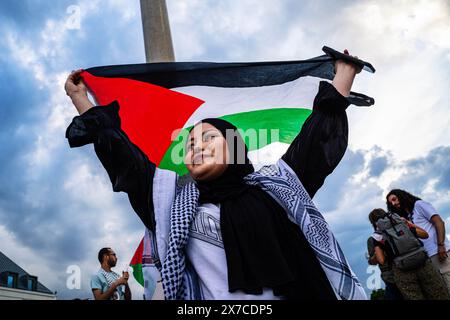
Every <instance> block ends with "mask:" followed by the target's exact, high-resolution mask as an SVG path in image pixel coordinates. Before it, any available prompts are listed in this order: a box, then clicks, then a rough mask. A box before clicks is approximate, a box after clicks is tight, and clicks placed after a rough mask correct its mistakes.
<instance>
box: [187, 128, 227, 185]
mask: <svg viewBox="0 0 450 320" xmlns="http://www.w3.org/2000/svg"><path fill="white" fill-rule="evenodd" d="M184 163H185V164H186V167H187V169H188V170H189V173H190V175H191V176H192V178H193V179H194V180H198V181H208V180H214V179H216V178H218V177H220V176H221V175H222V173H224V171H225V170H226V169H227V167H228V147H227V143H226V140H225V138H224V137H223V135H222V133H221V132H220V131H219V130H217V129H216V128H215V127H214V126H213V125H211V124H209V123H200V124H198V125H196V126H195V127H194V129H192V131H191V132H190V133H189V136H188V140H187V145H186V156H185V158H184Z"/></svg>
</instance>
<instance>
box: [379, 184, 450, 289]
mask: <svg viewBox="0 0 450 320" xmlns="http://www.w3.org/2000/svg"><path fill="white" fill-rule="evenodd" d="M386 203H387V207H388V210H390V211H394V212H397V213H398V214H400V215H402V216H404V217H405V218H408V219H410V220H411V221H413V222H414V223H415V224H416V225H418V226H419V227H421V228H422V229H424V230H425V231H426V232H427V233H428V234H429V237H428V239H424V240H422V242H423V244H424V247H425V250H426V251H427V253H428V256H429V257H430V258H431V261H432V262H433V264H434V266H435V267H436V268H437V269H439V271H440V272H441V274H442V276H443V278H444V280H445V282H446V284H447V288H448V290H449V292H450V258H449V251H450V241H449V240H448V239H447V237H446V234H445V223H444V221H443V220H442V218H441V216H440V215H439V214H438V212H437V210H436V209H435V208H434V207H433V206H432V205H431V204H430V203H429V202H426V201H423V200H422V199H420V198H419V197H416V196H414V195H412V194H410V193H409V192H407V191H404V190H400V189H394V190H391V191H390V192H389V193H388V194H387V196H386Z"/></svg>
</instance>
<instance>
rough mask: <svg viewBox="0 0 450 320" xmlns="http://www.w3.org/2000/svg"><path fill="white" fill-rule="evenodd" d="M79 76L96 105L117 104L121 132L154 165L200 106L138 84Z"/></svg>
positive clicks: (189, 98) (178, 95)
mask: <svg viewBox="0 0 450 320" xmlns="http://www.w3.org/2000/svg"><path fill="white" fill-rule="evenodd" d="M81 76H82V77H83V80H84V82H85V83H86V85H87V86H88V88H89V90H90V92H91V93H92V95H93V96H94V98H95V100H96V102H97V103H98V104H100V105H105V104H108V103H110V102H112V101H114V100H117V101H118V102H119V105H120V111H119V115H120V118H121V120H122V129H123V130H124V131H125V132H126V134H127V135H128V137H129V138H130V140H131V141H132V142H133V143H134V144H136V145H137V146H138V147H139V148H140V149H141V150H142V151H143V152H144V153H145V154H146V155H147V156H148V157H149V159H150V160H151V161H152V162H153V163H155V164H156V165H159V163H160V161H161V160H162V158H163V156H164V154H165V152H166V151H167V149H168V148H169V146H170V144H171V143H172V140H171V138H172V134H173V132H174V131H175V130H176V129H180V128H182V127H183V126H184V124H185V123H186V121H187V120H188V119H189V117H190V116H191V115H192V114H193V113H194V111H195V110H197V108H198V107H199V106H200V105H202V104H203V103H204V101H202V100H200V99H198V98H195V97H192V96H189V95H186V94H182V93H179V92H175V91H172V90H169V89H166V88H163V87H160V86H156V85H152V84H149V83H146V82H142V81H137V80H131V79H125V78H104V77H96V76H94V75H92V74H90V73H89V72H86V71H85V72H83V73H82V74H81ZM174 138H175V137H174Z"/></svg>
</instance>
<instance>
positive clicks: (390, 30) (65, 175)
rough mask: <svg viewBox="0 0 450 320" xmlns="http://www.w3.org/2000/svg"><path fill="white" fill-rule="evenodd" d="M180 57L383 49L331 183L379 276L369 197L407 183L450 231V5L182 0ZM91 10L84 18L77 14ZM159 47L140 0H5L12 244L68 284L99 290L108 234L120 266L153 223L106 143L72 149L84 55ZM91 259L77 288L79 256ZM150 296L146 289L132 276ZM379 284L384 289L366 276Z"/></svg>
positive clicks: (367, 77)
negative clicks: (119, 177)
mask: <svg viewBox="0 0 450 320" xmlns="http://www.w3.org/2000/svg"><path fill="white" fill-rule="evenodd" d="M167 5H168V10H169V16H170V22H171V28H172V37H173V40H174V46H175V54H176V59H177V60H178V61H264V60H299V59H306V58H311V57H314V56H318V55H321V54H322V52H321V48H322V46H323V45H328V46H330V47H333V48H336V49H340V50H343V49H345V48H348V49H349V50H350V52H351V53H352V54H355V55H358V56H359V57H361V58H363V59H366V60H368V61H370V62H371V63H372V64H373V65H374V66H375V67H376V69H377V72H376V73H375V74H368V73H365V72H364V73H361V74H360V75H359V76H358V78H357V79H356V81H355V84H354V87H353V89H354V90H355V91H358V92H362V93H365V94H367V95H370V96H372V97H374V98H375V100H376V105H375V106H374V107H372V108H356V107H350V108H349V109H348V117H349V122H350V136H349V140H350V141H349V143H350V145H349V149H348V150H347V153H346V155H345V157H344V159H343V160H342V162H341V164H340V165H339V167H338V168H337V169H336V171H335V172H334V173H333V175H331V176H330V177H329V178H328V179H327V181H326V184H325V186H324V187H323V188H322V189H321V190H320V191H319V193H318V194H317V196H316V199H315V200H316V202H317V204H318V206H319V208H320V209H321V210H322V212H323V213H324V214H325V215H326V217H327V220H328V221H329V223H330V225H331V227H332V229H333V230H334V232H335V233H336V236H337V238H338V240H339V241H340V243H341V245H342V247H343V248H344V251H345V253H346V255H347V258H348V259H349V261H350V263H351V265H352V266H353V268H354V270H355V272H356V273H357V275H358V276H359V278H360V280H361V281H362V283H363V284H364V285H365V286H366V279H367V277H368V275H369V274H368V273H367V271H366V269H367V263H366V261H365V258H364V253H365V251H366V240H367V237H368V236H369V235H370V233H371V228H370V225H369V223H368V221H367V215H368V213H369V211H370V210H371V209H373V208H375V207H384V195H385V194H386V192H387V191H388V190H389V189H390V188H393V187H396V188H404V189H407V190H409V191H411V192H412V193H415V194H417V195H419V196H421V197H422V198H424V199H425V200H428V201H430V202H432V203H433V204H434V206H435V207H436V208H437V209H438V211H439V212H440V214H441V215H442V216H443V217H444V218H445V219H446V222H447V233H448V234H450V232H449V231H448V230H450V162H449V161H448V159H449V157H450V142H449V137H450V110H449V107H450V104H449V102H448V98H447V96H446V94H447V93H448V89H449V88H450V77H449V74H450V37H449V36H448V35H449V34H450V5H449V3H448V1H446V0H435V1H420V0H417V1H413V0H408V1H406V0H404V1H371V0H363V1H317V0H315V1H298V0H292V1H289V0H239V1H232V0H228V1H221V0H217V1H207V0H202V1H201V0H189V1H187V0H186V1H184V0H183V1H180V0H168V1H167ZM78 17H79V19H77V18H78ZM144 61H145V55H144V45H143V36H142V29H141V20H140V8H139V1H137V0H134V1H129V0H89V1H88V0H80V1H74V0H60V1H49V0H46V1H43V0H21V1H12V0H3V1H0V75H1V76H0V94H1V97H2V104H1V107H0V163H1V166H0V251H2V252H3V253H5V254H6V255H7V256H9V257H10V258H11V259H13V260H14V261H15V262H17V263H19V264H20V265H21V266H22V267H23V268H25V269H26V270H27V271H28V272H30V273H32V274H34V275H37V276H39V280H40V281H41V282H43V283H44V284H45V285H46V286H47V287H49V288H50V289H51V290H53V291H58V298H62V299H70V298H75V297H78V298H88V297H91V293H90V288H89V277H90V275H91V273H93V272H95V271H96V269H97V268H98V263H97V262H96V254H97V251H98V249H99V248H100V247H102V246H111V247H113V248H114V249H115V250H116V251H117V253H118V256H119V264H118V268H117V271H120V269H122V268H123V265H124V264H126V263H127V262H128V261H129V260H130V259H131V257H132V254H133V252H134V250H135V247H136V246H137V245H138V243H139V241H140V238H141V237H142V235H143V232H144V229H143V226H142V224H141V222H140V220H139V219H138V218H137V217H136V215H135V214H134V213H133V211H132V210H131V208H130V206H129V204H128V202H127V197H126V195H125V194H115V193H113V192H112V190H111V186H110V182H109V180H108V177H107V175H106V173H105V172H104V170H103V169H102V167H101V165H100V164H99V162H98V161H97V160H96V158H95V155H94V152H93V150H92V147H91V146H87V147H83V148H80V149H74V150H70V149H69V147H68V145H67V142H66V140H65V138H64V133H65V129H66V127H67V125H68V124H69V123H70V121H71V119H72V118H73V117H74V116H75V115H76V111H75V109H74V108H73V106H72V105H71V103H70V101H69V99H68V98H67V97H66V95H65V93H64V90H63V84H64V81H65V78H66V76H67V74H68V73H69V72H70V71H71V70H73V69H76V68H87V67H92V66H99V65H110V64H125V63H141V62H144ZM70 266H78V267H79V268H80V270H81V288H80V289H72V290H71V289H69V288H67V286H66V281H67V278H68V276H69V274H68V273H67V269H68V268H69V267H70ZM132 288H133V290H134V294H135V297H136V298H139V297H140V296H141V295H142V290H141V289H140V288H139V286H138V285H137V284H136V283H135V282H134V280H133V281H132ZM366 289H367V291H368V292H370V290H369V289H368V288H366Z"/></svg>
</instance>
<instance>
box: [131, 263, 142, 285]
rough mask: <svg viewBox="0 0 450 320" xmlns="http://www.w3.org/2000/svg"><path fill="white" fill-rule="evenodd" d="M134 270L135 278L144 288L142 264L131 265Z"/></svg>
mask: <svg viewBox="0 0 450 320" xmlns="http://www.w3.org/2000/svg"><path fill="white" fill-rule="evenodd" d="M131 267H132V268H133V276H134V278H135V279H136V281H137V282H138V283H140V285H141V286H144V274H143V273H142V264H140V263H136V264H133V265H131Z"/></svg>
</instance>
